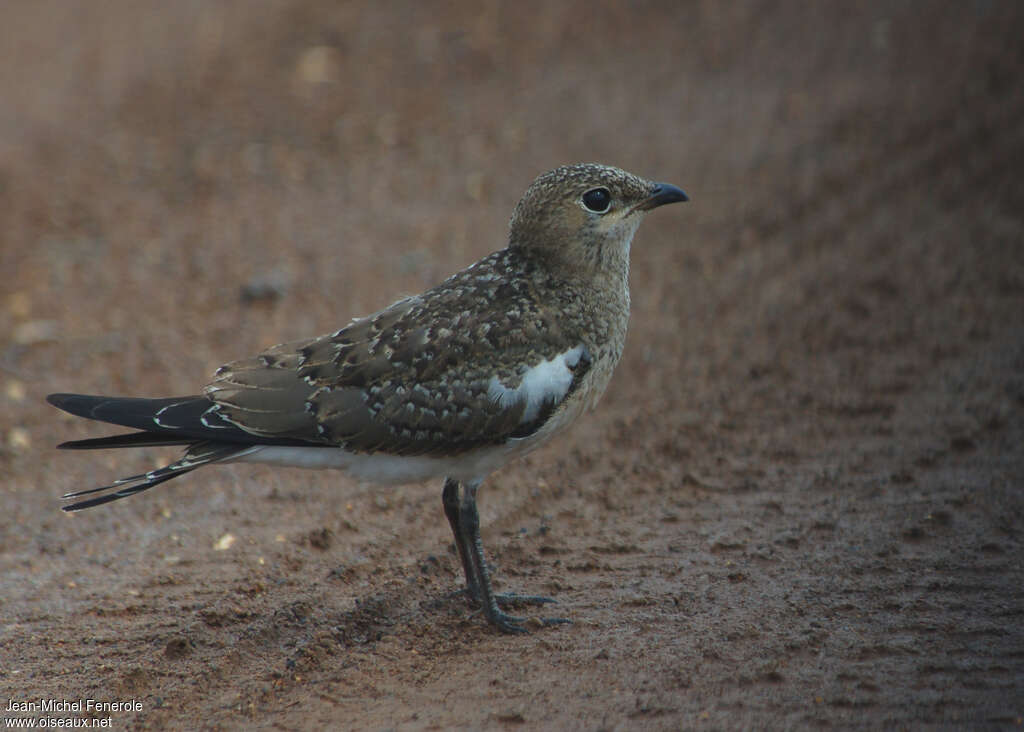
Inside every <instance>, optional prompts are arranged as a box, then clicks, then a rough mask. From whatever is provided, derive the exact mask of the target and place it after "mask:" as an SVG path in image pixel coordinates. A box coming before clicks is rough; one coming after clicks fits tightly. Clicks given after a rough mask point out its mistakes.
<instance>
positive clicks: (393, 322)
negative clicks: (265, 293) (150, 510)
mask: <svg viewBox="0 0 1024 732" xmlns="http://www.w3.org/2000/svg"><path fill="white" fill-rule="evenodd" d="M499 254H500V253H499ZM492 256H495V255H492ZM483 262H487V260H483ZM479 267H480V265H479V264H478V265H477V267H475V268H471V269H470V270H466V271H465V272H463V273H460V274H459V275H456V276H455V277H454V278H452V279H451V280H449V281H448V282H446V283H444V284H442V285H440V286H439V287H437V288H434V290H431V291H428V292H427V293H425V294H424V295H421V296H418V297H415V298H409V299H406V300H402V301H399V302H397V303H395V304H394V305H392V306H391V307H389V308H387V309H385V310H382V311H381V312H379V313H377V314H375V315H373V316H370V317H368V318H365V319H362V320H357V321H354V322H352V323H351V324H350V325H348V326H346V327H345V328H343V329H342V330H340V331H338V332H336V333H333V334H330V335H326V336H321V337H319V338H315V339H313V340H309V341H300V342H294V343H286V344H282V345H279V346H275V347H273V348H271V349H269V350H267V351H265V352H263V353H261V354H259V355H258V356H255V357H253V358H248V359H244V360H241V361H236V362H234V363H230V364H228V365H226V366H223V367H222V368H220V369H219V370H218V371H217V373H216V375H215V379H214V381H213V382H212V383H211V384H209V385H208V386H207V387H206V395H207V396H208V397H209V398H210V399H212V400H213V401H214V402H215V403H217V404H218V405H219V407H220V409H219V413H220V414H221V415H222V416H223V417H225V418H226V419H227V420H228V421H230V422H232V423H233V424H235V425H237V426H238V427H240V428H242V429H244V430H246V431H248V432H251V433H254V434H257V435H261V436H272V437H277V438H291V439H300V440H307V441H310V442H320V443H323V444H333V445H340V446H343V447H345V448H347V449H350V450H354V451H359V452H376V451H382V452H387V453H391V454H397V455H446V454H458V453H460V452H463V451H465V450H468V449H471V448H474V447H478V446H480V445H482V444H495V443H500V442H503V441H505V440H507V439H508V438H510V437H522V436H525V435H527V434H529V433H530V432H532V431H534V430H536V429H538V428H539V427H540V425H541V424H542V423H543V421H544V420H545V419H547V418H548V417H549V416H550V415H551V414H552V413H553V412H554V410H555V409H557V407H558V404H557V403H552V404H546V405H544V407H543V408H542V409H540V410H537V409H533V410H529V409H528V408H527V403H526V401H525V400H524V399H509V400H498V399H495V398H494V394H493V391H491V393H489V389H493V386H492V384H493V381H492V380H493V379H498V380H499V381H500V383H501V384H502V385H503V386H504V387H507V388H509V389H514V388H515V387H516V386H517V385H518V384H519V383H520V382H521V380H522V376H523V373H524V372H525V371H526V370H527V369H529V367H530V366H533V365H536V364H538V363H541V362H543V361H545V360H548V359H551V358H555V357H557V356H558V355H559V354H563V353H565V352H566V351H567V350H569V349H572V348H573V347H574V346H578V345H579V344H580V340H579V339H578V338H576V337H574V336H573V334H570V333H567V332H566V330H565V328H564V327H563V325H562V324H559V323H555V322H551V321H549V320H546V319H545V318H543V317H541V316H540V315H538V312H537V309H536V308H535V307H533V304H532V303H533V302H534V300H535V298H536V294H535V293H533V292H532V291H531V290H530V287H529V286H528V285H526V284H521V285H519V286H516V285H509V284H508V283H507V282H505V283H501V284H496V282H495V278H494V277H490V276H487V275H486V273H485V272H480V271H479V270H478V268H479ZM584 350H585V349H584ZM581 364H582V368H577V367H578V366H580V365H581ZM587 366H589V354H586V357H585V358H581V359H576V360H575V361H574V362H573V368H576V372H577V373H575V375H574V383H575V381H578V378H582V377H583V375H584V373H585V371H586V367H587ZM568 393H569V390H566V392H565V394H564V395H562V397H561V398H564V396H567V395H568ZM555 396H558V395H555ZM555 401H557V400H555ZM524 417H528V418H529V419H528V423H524Z"/></svg>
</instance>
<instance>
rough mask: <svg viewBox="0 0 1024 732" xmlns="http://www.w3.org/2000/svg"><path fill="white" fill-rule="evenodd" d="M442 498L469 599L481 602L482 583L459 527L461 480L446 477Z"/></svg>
mask: <svg viewBox="0 0 1024 732" xmlns="http://www.w3.org/2000/svg"><path fill="white" fill-rule="evenodd" d="M441 500H442V502H443V503H444V515H445V516H447V517H448V524H449V525H450V526H451V527H452V534H453V535H454V536H455V548H456V549H457V550H458V551H459V559H460V560H461V561H462V571H463V573H464V574H465V575H466V590H467V591H468V592H469V599H470V601H473V602H480V583H479V581H478V580H477V577H476V573H475V570H474V568H473V565H472V563H471V562H470V559H469V554H467V552H466V545H465V542H464V541H463V539H462V531H461V529H460V528H459V482H458V481H457V480H453V479H452V478H445V479H444V492H443V493H442V494H441Z"/></svg>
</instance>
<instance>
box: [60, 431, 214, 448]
mask: <svg viewBox="0 0 1024 732" xmlns="http://www.w3.org/2000/svg"><path fill="white" fill-rule="evenodd" d="M193 442H195V439H194V438H189V437H174V436H173V435H168V434H167V433H164V432H129V433H128V434H124V435H111V436H110V437H93V438H92V439H89V440H72V441H70V442H62V443H60V444H59V445H57V449H58V450H103V449H106V448H108V447H168V446H172V445H190V444H192V443H193Z"/></svg>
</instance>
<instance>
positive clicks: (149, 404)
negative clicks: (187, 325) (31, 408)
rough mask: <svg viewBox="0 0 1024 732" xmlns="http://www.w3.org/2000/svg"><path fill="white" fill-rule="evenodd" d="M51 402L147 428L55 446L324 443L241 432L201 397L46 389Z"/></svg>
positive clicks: (81, 414)
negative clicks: (51, 391) (150, 396)
mask: <svg viewBox="0 0 1024 732" xmlns="http://www.w3.org/2000/svg"><path fill="white" fill-rule="evenodd" d="M46 401H48V402H49V403H50V404H52V405H53V406H55V407H57V408H58V409H63V410H64V411H65V412H69V413H70V414H73V415H75V416H76V417H85V418H86V419H95V420H97V421H100V422H108V423H110V424H116V425H120V426H121V427H131V428H133V429H137V430H143V431H144V432H148V433H150V437H149V438H146V437H144V436H142V435H141V434H139V435H133V434H129V435H114V436H113V437H99V438H95V439H92V440H75V441H72V442H65V443H64V444H62V445H60V447H62V448H64V449H70V450H95V449H99V448H105V447H151V446H159V445H188V444H191V443H193V442H205V441H214V442H223V443H233V444H234V445H236V446H237V445H301V446H311V447H313V446H316V447H320V446H324V444H325V443H317V442H307V441H305V440H295V439H291V438H287V437H280V438H278V437H265V436H261V435H254V434H252V433H251V432H246V431H245V430H243V429H242V428H241V427H238V426H236V425H234V424H232V423H231V422H229V421H228V420H227V419H225V418H224V417H223V416H221V414H220V411H219V409H220V408H219V407H218V406H217V405H216V404H215V403H214V402H212V401H210V400H209V399H207V398H206V397H204V396H184V397H170V398H167V399H139V398H136V397H109V396H93V395H90V394H50V395H49V396H48V397H46Z"/></svg>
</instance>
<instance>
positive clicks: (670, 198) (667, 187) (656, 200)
mask: <svg viewBox="0 0 1024 732" xmlns="http://www.w3.org/2000/svg"><path fill="white" fill-rule="evenodd" d="M689 200H690V197H689V196H687V195H686V193H684V192H683V190H682V189H681V188H677V187H676V186H674V185H672V184H671V183H655V184H654V190H652V191H651V195H649V196H648V197H647V198H645V199H644V200H642V201H641V202H640V203H638V204H637V205H635V206H634V207H633V211H650V210H651V209H652V208H657V207H658V206H664V205H665V204H666V203H680V202H682V201H689Z"/></svg>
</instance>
